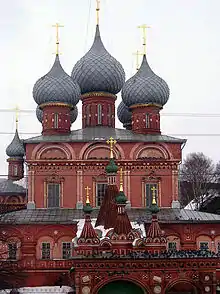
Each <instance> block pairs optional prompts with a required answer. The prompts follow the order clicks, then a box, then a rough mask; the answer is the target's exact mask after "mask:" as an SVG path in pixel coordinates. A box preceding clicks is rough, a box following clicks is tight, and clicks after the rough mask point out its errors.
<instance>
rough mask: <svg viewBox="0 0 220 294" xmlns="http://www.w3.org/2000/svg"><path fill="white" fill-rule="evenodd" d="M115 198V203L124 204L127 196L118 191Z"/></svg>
mask: <svg viewBox="0 0 220 294" xmlns="http://www.w3.org/2000/svg"><path fill="white" fill-rule="evenodd" d="M115 200H116V203H117V204H126V202H127V198H126V196H125V193H124V192H123V191H120V192H119V193H118V195H117V196H116V198H115Z"/></svg>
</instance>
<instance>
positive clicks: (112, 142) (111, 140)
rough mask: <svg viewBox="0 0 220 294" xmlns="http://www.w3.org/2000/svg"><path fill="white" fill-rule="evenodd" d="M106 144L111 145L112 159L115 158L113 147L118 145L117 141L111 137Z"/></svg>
mask: <svg viewBox="0 0 220 294" xmlns="http://www.w3.org/2000/svg"><path fill="white" fill-rule="evenodd" d="M106 143H107V144H109V145H110V158H113V147H114V145H115V144H116V143H117V141H116V140H114V139H113V138H112V137H110V138H109V140H107V141H106Z"/></svg>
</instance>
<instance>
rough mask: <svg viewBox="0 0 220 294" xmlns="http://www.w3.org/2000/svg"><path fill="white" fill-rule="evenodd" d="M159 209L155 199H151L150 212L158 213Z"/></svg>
mask: <svg viewBox="0 0 220 294" xmlns="http://www.w3.org/2000/svg"><path fill="white" fill-rule="evenodd" d="M159 211H160V209H159V207H158V205H157V203H156V201H153V202H152V204H151V207H150V212H151V213H152V214H155V213H158V212H159Z"/></svg>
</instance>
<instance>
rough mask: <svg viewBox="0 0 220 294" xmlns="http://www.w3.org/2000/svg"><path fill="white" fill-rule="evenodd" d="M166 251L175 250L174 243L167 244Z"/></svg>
mask: <svg viewBox="0 0 220 294" xmlns="http://www.w3.org/2000/svg"><path fill="white" fill-rule="evenodd" d="M168 250H171V251H172V250H176V242H168Z"/></svg>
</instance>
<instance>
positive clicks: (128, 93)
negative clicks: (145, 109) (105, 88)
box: [122, 55, 170, 107]
mask: <svg viewBox="0 0 220 294" xmlns="http://www.w3.org/2000/svg"><path fill="white" fill-rule="evenodd" d="M169 95H170V91H169V87H168V85H167V83H166V82H165V81H164V80H163V79H162V78H160V77H158V76H157V75H156V74H155V73H154V72H153V71H152V69H151V68H150V66H149V64H148V62H147V59H146V56H145V55H144V56H143V61H142V64H141V67H140V68H139V70H138V72H137V73H136V74H135V75H134V76H133V77H131V78H130V79H129V80H127V81H126V82H125V84H124V86H123V88H122V100H123V102H124V103H125V104H126V105H127V106H128V107H130V106H132V105H136V104H158V105H160V106H163V105H165V104H166V103H167V101H168V99H169Z"/></svg>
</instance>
